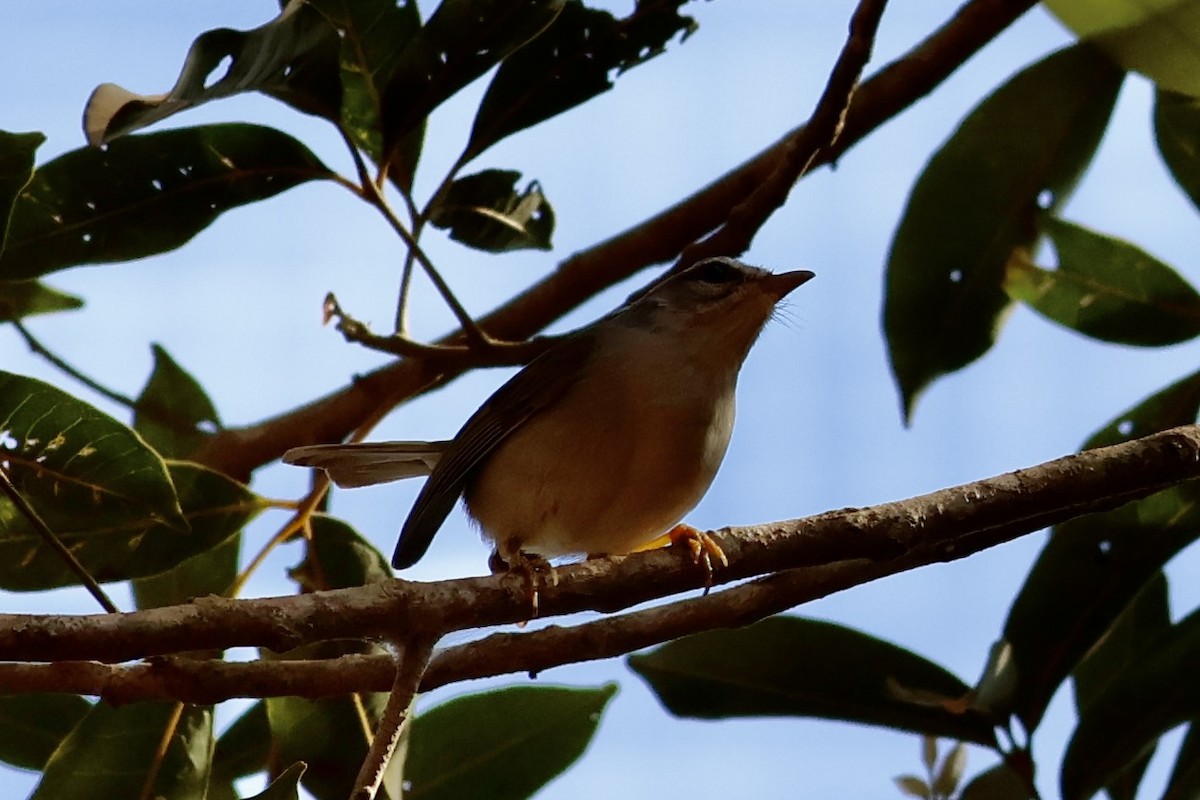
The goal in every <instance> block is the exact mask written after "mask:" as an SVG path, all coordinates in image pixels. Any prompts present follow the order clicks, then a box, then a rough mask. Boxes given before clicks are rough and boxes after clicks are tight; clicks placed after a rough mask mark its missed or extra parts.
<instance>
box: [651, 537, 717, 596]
mask: <svg viewBox="0 0 1200 800" xmlns="http://www.w3.org/2000/svg"><path fill="white" fill-rule="evenodd" d="M672 545H674V546H681V545H682V546H685V547H687V549H688V552H689V553H690V554H691V556H692V563H693V564H695V565H696V566H699V567H702V568H703V569H704V593H705V594H708V590H709V589H711V588H712V579H713V570H714V569H715V567H714V565H713V562H716V563H717V564H720V565H721V566H722V567H728V566H729V559H728V558H726V557H725V551H724V550H722V549H721V545H719V544H717V541H716V539H714V538H712V537H711V536H709V535H708V534H707V533H705V532H704V531H702V530H700V529H699V528H693V527H692V526H691V525H685V524H684V523H682V522H681V523H679V524H678V525H676V526H675V527H674V528H671V530H669V531H667V532H666V533H664V534H663V535H662V536H659V537H658V538H657V539H654V540H653V541H651V542H647V543H646V544H644V545H642V546H641V547H639V548H637V549H636V550H635V551H634V552H635V553H640V552H642V551H644V550H655V549H657V548H659V547H669V546H672Z"/></svg>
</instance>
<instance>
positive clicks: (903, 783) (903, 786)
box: [892, 775, 932, 798]
mask: <svg viewBox="0 0 1200 800" xmlns="http://www.w3.org/2000/svg"><path fill="white" fill-rule="evenodd" d="M892 782H893V783H895V784H896V788H897V789H899V790H900V793H901V794H906V795H908V796H909V797H924V798H928V797H932V792H930V791H929V784H928V783H927V782H926V781H925V780H924V779H922V778H918V777H917V776H916V775H900V776H899V777H896V778H892Z"/></svg>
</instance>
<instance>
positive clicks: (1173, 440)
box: [0, 425, 1200, 702]
mask: <svg viewBox="0 0 1200 800" xmlns="http://www.w3.org/2000/svg"><path fill="white" fill-rule="evenodd" d="M1196 477H1200V426H1195V425H1190V426H1185V427H1181V428H1174V429H1171V430H1169V431H1164V432H1162V433H1157V434H1153V435H1151V436H1147V437H1145V438H1142V439H1137V440H1134V441H1131V442H1126V443H1123V444H1119V445H1114V446H1112V447H1105V448H1099V449H1096V450H1089V451H1085V452H1083V453H1079V454H1076V455H1071V456H1066V457H1064V458H1060V459H1056V460H1054V461H1050V462H1047V463H1045V464H1041V465H1038V466H1035V467H1031V468H1029V469H1024V470H1017V471H1015V472H1010V473H1007V474H1004V475H1000V476H997V477H994V478H989V479H987V480H982V481H977V482H974V483H970V484H966V485H963V486H957V487H953V488H949V489H942V490H939V491H936V492H933V493H930V494H927V495H923V496H920V497H916V498H912V499H910V500H903V501H897V502H893V503H885V504H882V505H878V506H874V507H871V508H864V509H843V510H840V511H831V512H827V513H825V514H820V515H818V516H815V517H810V518H808V519H804V520H792V521H786V522H778V523H770V524H766V525H758V526H752V527H745V528H725V529H723V530H721V531H720V532H718V533H717V534H716V536H717V538H718V540H719V542H720V544H721V546H722V548H723V549H724V550H725V553H726V555H727V556H728V557H729V562H730V563H729V567H728V568H725V569H722V570H720V571H719V572H717V574H716V575H715V579H716V580H717V582H719V583H728V582H730V581H735V580H739V579H744V578H748V577H755V576H762V575H767V577H761V578H759V579H758V580H753V581H751V582H749V583H744V584H741V585H738V586H735V587H733V588H730V589H726V590H724V591H720V592H714V593H712V594H710V595H708V596H700V597H691V598H687V599H684V600H679V601H676V602H674V603H670V604H667V605H663V606H657V607H653V608H649V609H641V610H637V611H633V612H629V613H626V614H622V615H616V616H611V617H605V618H603V619H599V620H595V621H592V622H588V623H584V624H581V625H577V626H574V627H565V628H564V627H547V628H543V629H540V630H535V631H529V632H521V633H496V634H493V635H491V636H489V637H487V638H484V639H482V640H481V641H477V642H471V643H469V644H466V645H459V646H457V647H451V648H448V649H446V650H443V651H441V652H439V653H438V654H437V655H436V656H435V657H434V659H433V661H432V662H431V663H430V666H429V669H428V670H427V672H426V674H425V677H424V679H423V681H422V684H421V688H422V689H423V690H427V689H430V688H434V687H436V686H441V685H445V684H447V683H452V682H457V681H461V680H466V679H468V678H478V677H485V676H489V675H499V674H504V673H508V672H538V671H541V670H544V669H548V668H550V667H553V666H558V665H561V664H564V663H569V662H577V661H586V660H593V659H600V658H609V657H613V656H617V655H621V654H624V653H628V652H631V651H633V650H637V649H640V648H643V647H647V646H650V645H653V644H656V643H659V642H664V641H669V640H671V639H675V638H678V637H679V636H684V635H687V634H690V633H696V632H699V631H703V630H712V629H715V628H722V627H736V626H740V625H746V624H749V623H751V622H754V621H756V620H758V619H761V618H763V617H765V616H769V615H771V614H774V613H778V612H780V611H783V610H786V609H788V608H792V607H794V606H796V605H798V604H800V603H803V602H807V601H809V600H812V599H815V598H818V597H823V596H825V595H827V594H830V593H832V592H836V591H841V590H842V589H846V588H849V587H852V586H856V585H859V584H861V583H865V582H868V581H871V580H875V579H877V578H880V577H883V576H886V575H890V574H895V573H898V572H902V571H906V570H909V569H913V568H915V567H919V566H923V565H926V564H931V563H935V562H940V561H952V560H956V559H959V558H964V557H966V556H968V555H971V554H973V553H976V552H978V551H980V550H983V549H986V548H988V547H992V546H994V545H996V544H1000V543H1002V542H1006V541H1010V540H1012V539H1015V538H1017V537H1019V536H1022V535H1025V534H1028V533H1031V532H1033V531H1036V530H1041V529H1042V528H1044V527H1046V526H1048V525H1052V524H1055V523H1058V522H1062V521H1064V520H1066V519H1069V518H1072V517H1075V516H1079V515H1081V514H1084V513H1088V512H1092V511H1101V510H1108V509H1112V508H1115V507H1117V506H1120V505H1122V504H1124V503H1126V502H1128V501H1130V500H1133V499H1137V498H1141V497H1145V496H1146V495H1149V494H1151V493H1153V492H1155V491H1158V490H1160V489H1163V488H1166V487H1168V486H1171V485H1174V484H1177V483H1181V482H1183V481H1186V480H1190V479H1192V478H1196ZM772 573H774V574H772ZM558 574H559V581H558V584H557V585H555V586H545V587H542V588H541V589H540V595H541V596H540V603H541V608H542V610H543V613H544V614H545V615H547V616H558V615H562V614H569V613H575V612H579V611H587V610H594V611H614V610H619V609H624V608H629V607H631V606H633V605H636V604H639V603H642V602H645V601H647V600H652V599H658V598H663V597H667V596H670V595H673V594H676V593H678V592H681V591H686V590H688V589H696V588H699V587H701V586H702V585H703V583H704V580H705V576H704V575H703V574H701V573H700V571H699V570H697V569H695V566H694V565H693V564H692V563H691V561H690V559H689V557H688V556H687V555H686V554H685V553H683V552H678V551H675V550H674V549H668V550H659V551H653V552H648V553H637V554H632V555H628V556H618V557H612V558H607V559H597V560H594V561H588V562H584V563H582V564H575V565H569V566H566V567H561V568H559V570H558ZM525 590H526V581H525V578H524V577H518V576H510V575H502V576H491V577H486V578H465V579H459V580H452V581H442V582H438V583H416V582H410V581H403V580H392V581H386V582H383V583H379V584H374V585H371V586H365V587H358V588H355V589H342V590H336V591H328V592H314V593H312V594H306V595H299V596H295V597H284V598H262V599H254V600H229V599H225V598H206V599H202V600H198V601H196V602H195V603H192V604H189V605H186V606H175V607H169V608H160V609H150V610H146V611H136V612H131V613H127V614H109V615H84V616H69V615H59V616H50V615H14V614H7V615H0V658H3V659H5V660H9V661H55V660H60V661H64V663H60V664H19V663H18V664H0V687H3V689H2V691H5V692H26V691H60V692H61V691H67V692H77V693H83V694H97V695H101V696H105V697H109V698H112V699H114V700H119V701H128V700H132V699H143V698H147V697H172V698H175V699H182V700H188V701H191V702H214V701H216V700H220V699H225V698H228V697H242V696H269V695H275V694H289V695H302V696H322V695H327V694H336V693H343V692H346V691H351V690H355V691H365V690H385V689H387V688H388V686H390V684H391V681H392V679H393V677H394V670H393V669H392V666H391V665H390V663H388V661H387V660H386V659H385V660H382V661H381V660H379V659H372V658H370V657H363V656H346V657H343V658H340V659H336V660H334V661H332V662H303V661H289V662H279V661H272V662H270V663H262V664H257V663H251V664H234V663H224V662H216V661H203V662H195V661H188V660H185V659H158V660H156V661H153V662H151V663H149V664H142V665H136V666H132V667H109V666H105V665H103V664H93V663H79V662H80V660H84V659H90V660H95V661H107V662H120V661H128V660H132V659H136V658H142V657H146V656H152V655H161V654H165V653H172V652H183V651H188V650H196V649H210V648H219V649H223V648H228V647H234V646H253V645H261V646H267V647H269V648H271V649H273V650H277V651H282V650H287V649H291V648H292V647H295V646H298V645H300V644H304V643H309V642H313V641H318V640H323V639H345V638H385V639H389V638H390V639H400V638H401V637H403V638H405V639H411V638H413V637H415V638H416V639H436V638H440V637H441V636H442V635H444V634H445V633H448V632H450V631H454V630H465V629H471V628H482V627H490V626H495V625H502V624H510V623H513V622H519V621H522V620H523V619H524V618H525V617H526V616H527V614H528V597H527V596H526V592H525Z"/></svg>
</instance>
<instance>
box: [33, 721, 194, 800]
mask: <svg viewBox="0 0 1200 800" xmlns="http://www.w3.org/2000/svg"><path fill="white" fill-rule="evenodd" d="M177 713H178V708H177V704H176V703H169V702H153V703H149V702H145V703H130V704H129V705H124V706H121V707H119V708H114V707H112V706H110V705H108V704H107V703H97V704H96V705H94V706H93V707H92V709H91V711H90V712H89V713H88V714H87V716H86V717H84V719H83V720H82V721H81V722H80V723H79V725H77V726H76V727H75V729H74V730H73V731H71V733H70V735H68V736H67V738H66V739H64V740H63V742H62V744H61V745H59V747H58V749H57V750H55V751H54V754H53V755H52V756H51V757H50V760H49V762H48V763H47V764H46V769H45V772H43V774H42V780H41V783H39V784H38V786H37V789H36V790H35V791H34V793H33V800H66V798H73V797H79V798H84V797H144V796H149V797H171V798H185V797H189V798H190V797H195V798H200V797H203V796H204V789H205V786H207V784H208V765H209V761H210V759H211V757H212V711H211V709H209V708H206V707H205V708H201V707H197V706H183V711H182V714H181V715H180V716H179V718H178V721H177V722H176V714H177ZM172 725H173V726H174V727H173V729H172V730H173V733H172V735H171V737H170V739H169V742H168V746H167V750H166V753H165V754H164V755H163V756H162V758H161V763H160V760H159V758H158V757H157V756H156V753H157V751H158V749H159V746H160V745H161V743H162V740H163V736H164V734H165V733H166V732H167V731H168V729H171V726H172ZM149 780H153V794H149V795H147V794H143V787H144V785H145V783H146V782H147V781H149Z"/></svg>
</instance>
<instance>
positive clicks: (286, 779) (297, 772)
mask: <svg viewBox="0 0 1200 800" xmlns="http://www.w3.org/2000/svg"><path fill="white" fill-rule="evenodd" d="M305 769H307V767H306V766H305V765H304V764H292V765H291V766H290V767H288V768H287V769H285V770H284V771H283V772H281V773H279V777H278V778H276V779H275V780H273V781H271V785H270V786H268V787H267V788H266V789H264V790H263V791H262V792H261V793H260V794H256V795H254V797H248V798H246V800H298V798H299V797H300V781H302V780H303V779H304V771H305Z"/></svg>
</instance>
